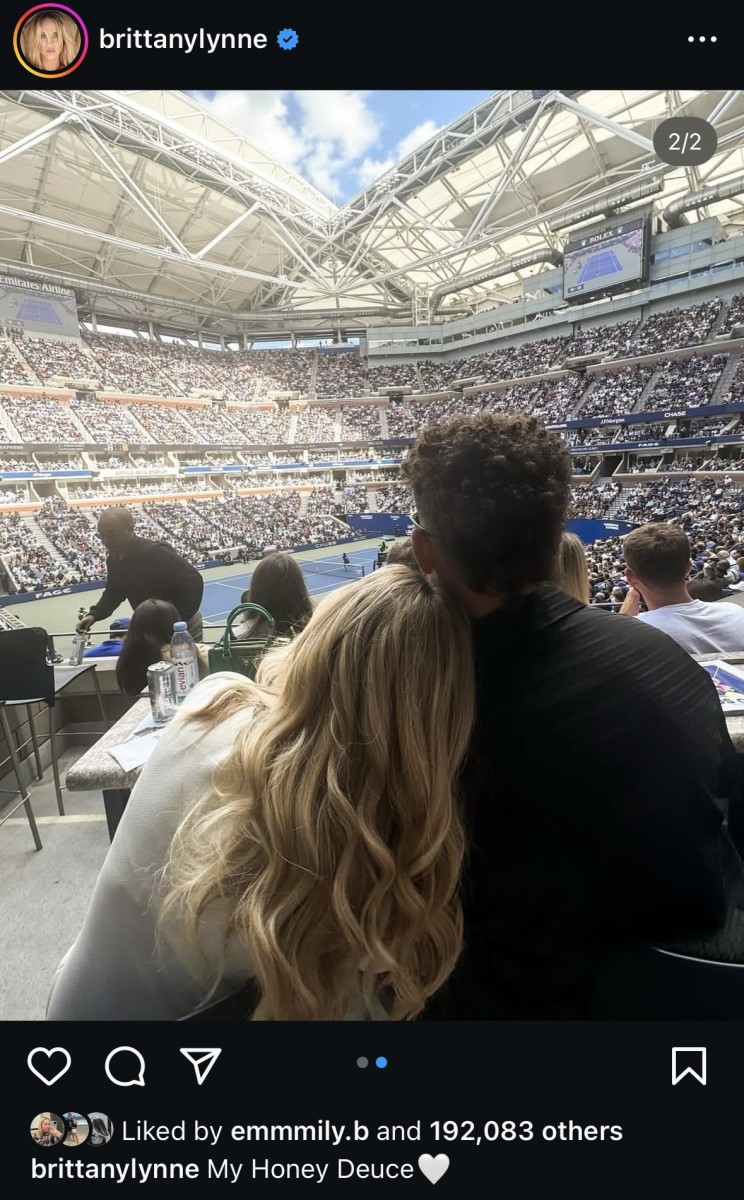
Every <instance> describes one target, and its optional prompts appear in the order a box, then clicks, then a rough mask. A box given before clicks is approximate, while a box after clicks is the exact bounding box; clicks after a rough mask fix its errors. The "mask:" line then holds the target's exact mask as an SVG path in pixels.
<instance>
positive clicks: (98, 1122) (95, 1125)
mask: <svg viewBox="0 0 744 1200" xmlns="http://www.w3.org/2000/svg"><path fill="white" fill-rule="evenodd" d="M88 1122H89V1124H90V1144H91V1146H105V1145H106V1143H107V1142H110V1141H111V1138H112V1137H113V1136H114V1125H113V1122H112V1120H111V1118H110V1117H107V1116H106V1114H105V1113H102V1112H92V1113H88Z"/></svg>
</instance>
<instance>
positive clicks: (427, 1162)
mask: <svg viewBox="0 0 744 1200" xmlns="http://www.w3.org/2000/svg"><path fill="white" fill-rule="evenodd" d="M418 1165H419V1171H420V1172H421V1174H422V1175H425V1176H426V1178H427V1179H428V1180H429V1183H439V1180H440V1179H441V1178H442V1176H443V1175H444V1174H445V1173H446V1172H447V1170H448V1168H449V1159H448V1157H447V1155H446V1154H437V1156H436V1158H432V1156H431V1154H422V1155H421V1157H420V1158H419V1160H418Z"/></svg>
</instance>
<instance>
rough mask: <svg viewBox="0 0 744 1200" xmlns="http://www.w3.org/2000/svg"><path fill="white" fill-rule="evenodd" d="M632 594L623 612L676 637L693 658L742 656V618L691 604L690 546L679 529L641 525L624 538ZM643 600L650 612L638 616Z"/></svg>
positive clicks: (730, 610)
mask: <svg viewBox="0 0 744 1200" xmlns="http://www.w3.org/2000/svg"><path fill="white" fill-rule="evenodd" d="M624 550H625V562H626V571H625V574H626V578H627V580H628V583H629V584H630V591H629V592H628V595H627V596H626V597H625V603H624V604H623V607H622V612H623V613H625V614H626V615H627V616H631V617H638V620H639V621H643V623H644V624H645V625H653V626H654V628H656V629H661V630H662V632H663V633H666V634H668V635H669V637H671V638H674V640H675V642H678V643H679V645H680V646H682V647H683V648H684V649H685V650H687V652H688V653H689V654H718V653H721V654H724V653H731V652H736V651H744V613H742V612H739V611H737V609H735V608H732V607H731V606H730V605H721V604H712V603H710V602H706V601H704V600H692V599H690V595H689V592H688V591H687V576H688V575H689V573H690V570H691V568H692V563H691V562H690V542H689V539H688V537H687V534H686V533H684V532H683V531H682V530H681V529H680V528H679V527H678V526H676V525H671V524H667V523H663V522H658V523H653V524H651V525H643V526H642V527H641V528H640V529H634V530H632V531H631V532H630V533H629V534H628V536H627V537H626V539H625V543H624ZM641 601H643V603H644V604H645V605H646V608H647V609H648V612H644V613H642V612H640V604H641Z"/></svg>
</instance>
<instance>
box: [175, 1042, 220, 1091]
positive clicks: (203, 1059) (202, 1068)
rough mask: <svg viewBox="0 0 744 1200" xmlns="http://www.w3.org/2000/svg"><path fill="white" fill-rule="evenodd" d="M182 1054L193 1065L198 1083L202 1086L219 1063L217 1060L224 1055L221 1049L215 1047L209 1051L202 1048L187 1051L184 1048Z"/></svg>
mask: <svg viewBox="0 0 744 1200" xmlns="http://www.w3.org/2000/svg"><path fill="white" fill-rule="evenodd" d="M181 1054H182V1055H183V1056H184V1058H187V1059H188V1060H189V1062H190V1063H191V1065H192V1067H193V1068H194V1070H195V1072H196V1082H197V1083H198V1084H199V1085H200V1086H201V1084H203V1083H204V1080H205V1079H206V1078H207V1075H208V1074H209V1072H210V1071H211V1070H212V1067H213V1066H214V1064H215V1063H216V1062H217V1059H218V1058H219V1056H220V1055H221V1054H222V1050H221V1048H219V1047H214V1046H212V1047H211V1048H209V1049H204V1048H203V1047H200V1048H199V1049H196V1050H194V1049H193V1048H192V1049H189V1050H185V1049H184V1048H183V1047H181Z"/></svg>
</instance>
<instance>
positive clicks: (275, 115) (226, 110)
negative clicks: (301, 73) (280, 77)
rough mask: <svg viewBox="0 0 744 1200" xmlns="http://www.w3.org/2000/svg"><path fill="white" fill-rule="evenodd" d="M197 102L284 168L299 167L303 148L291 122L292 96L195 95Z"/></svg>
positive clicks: (278, 93)
mask: <svg viewBox="0 0 744 1200" xmlns="http://www.w3.org/2000/svg"><path fill="white" fill-rule="evenodd" d="M194 98H195V99H196V100H198V101H199V103H200V104H202V105H203V106H204V108H207V109H209V111H210V112H213V113H214V115H215V116H216V117H219V118H220V119H221V120H223V121H226V122H227V123H228V125H232V126H234V128H235V129H238V130H240V132H241V133H244V134H245V135H246V137H248V138H249V139H250V140H251V141H252V142H254V143H255V145H256V146H258V148H259V149H260V150H265V151H266V153H267V154H271V155H272V157H273V158H275V159H277V160H278V161H279V162H280V163H282V164H283V165H284V166H287V167H294V168H296V167H297V165H298V163H299V162H300V160H301V158H302V154H303V144H302V139H301V137H300V136H299V133H298V131H297V130H296V129H294V128H293V126H292V124H291V122H290V119H289V107H288V103H287V101H288V98H289V92H286V91H285V92H215V94H214V96H210V97H208V96H207V95H206V94H205V93H204V92H195V93H194Z"/></svg>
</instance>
